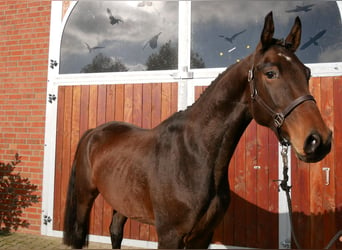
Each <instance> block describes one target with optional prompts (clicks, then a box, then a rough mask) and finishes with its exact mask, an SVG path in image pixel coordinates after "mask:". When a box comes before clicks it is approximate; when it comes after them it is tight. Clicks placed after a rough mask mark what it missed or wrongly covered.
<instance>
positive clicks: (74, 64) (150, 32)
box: [60, 1, 178, 74]
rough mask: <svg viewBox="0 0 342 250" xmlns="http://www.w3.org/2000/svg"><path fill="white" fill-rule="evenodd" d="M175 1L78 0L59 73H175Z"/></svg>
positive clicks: (67, 31) (176, 18)
mask: <svg viewBox="0 0 342 250" xmlns="http://www.w3.org/2000/svg"><path fill="white" fill-rule="evenodd" d="M177 57H178V2H175V1H170V2H166V1H79V2H78V4H77V5H76V6H75V8H74V10H73V11H72V13H71V15H70V17H69V19H68V22H67V24H66V26H65V29H64V33H63V37H62V45H61V60H60V62H61V64H60V73H61V74H68V73H92V72H118V71H143V70H167V69H176V68H177V67H178V65H177V63H178V62H177Z"/></svg>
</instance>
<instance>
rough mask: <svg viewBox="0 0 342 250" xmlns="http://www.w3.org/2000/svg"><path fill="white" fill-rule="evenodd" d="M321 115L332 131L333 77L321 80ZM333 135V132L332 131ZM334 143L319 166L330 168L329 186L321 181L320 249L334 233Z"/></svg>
mask: <svg viewBox="0 0 342 250" xmlns="http://www.w3.org/2000/svg"><path fill="white" fill-rule="evenodd" d="M321 113H322V116H323V119H324V121H325V122H326V123H327V126H328V127H329V128H330V129H332V130H334V77H322V78H321ZM333 134H334V131H333ZM334 159H335V143H333V144H332V149H331V152H330V153H329V155H328V156H326V157H325V158H324V159H323V160H322V162H321V166H322V168H323V167H329V168H330V184H329V185H324V184H323V183H324V182H325V180H324V177H325V176H324V173H323V170H321V171H322V173H323V179H322V189H323V197H322V199H323V208H322V209H323V213H322V214H323V215H322V216H323V228H324V229H323V232H322V233H323V242H322V245H321V247H323V246H325V245H326V244H327V243H328V242H329V241H330V239H331V238H332V237H333V235H334V234H335V233H336V230H335V228H336V226H335V216H334V211H335V195H336V190H335V185H336V184H335V178H334V176H335V162H334Z"/></svg>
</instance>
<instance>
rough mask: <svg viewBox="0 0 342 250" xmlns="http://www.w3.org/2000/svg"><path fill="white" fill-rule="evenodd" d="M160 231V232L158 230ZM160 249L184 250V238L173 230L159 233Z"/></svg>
mask: <svg viewBox="0 0 342 250" xmlns="http://www.w3.org/2000/svg"><path fill="white" fill-rule="evenodd" d="M157 231H158V230H157ZM158 248H159V249H182V248H184V242H183V237H181V236H179V235H178V234H177V232H176V231H175V230H173V229H171V230H168V231H163V232H158Z"/></svg>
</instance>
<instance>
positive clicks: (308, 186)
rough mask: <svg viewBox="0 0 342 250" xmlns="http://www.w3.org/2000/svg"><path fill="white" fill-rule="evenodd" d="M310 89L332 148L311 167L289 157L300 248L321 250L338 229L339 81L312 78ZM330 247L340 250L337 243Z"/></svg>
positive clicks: (341, 193) (341, 161)
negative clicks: (327, 177)
mask: <svg viewBox="0 0 342 250" xmlns="http://www.w3.org/2000/svg"><path fill="white" fill-rule="evenodd" d="M310 87H311V91H312V94H313V95H314V96H315V99H316V101H317V105H318V107H319V108H320V110H321V113H322V116H323V119H324V120H325V121H326V122H327V124H328V126H329V127H330V128H331V129H332V130H333V146H332V150H331V152H330V154H329V155H328V156H327V157H326V158H325V159H323V160H322V161H321V162H319V163H315V164H306V163H303V162H300V161H299V160H297V159H296V158H295V156H294V154H293V156H292V184H293V188H292V197H293V210H294V227H295V232H296V234H297V238H298V241H299V242H300V244H301V246H302V247H303V248H323V247H324V246H326V245H327V244H328V242H329V241H330V239H331V238H332V237H333V235H334V234H335V233H336V232H337V231H338V230H341V229H342V158H341V157H342V77H341V76H339V77H317V78H313V79H312V80H311V83H310ZM325 167H328V168H329V169H330V180H329V182H330V183H329V185H325V172H324V171H323V168H325ZM334 246H336V247H337V248H342V244H341V241H338V242H337V244H336V245H334ZM293 247H294V245H293Z"/></svg>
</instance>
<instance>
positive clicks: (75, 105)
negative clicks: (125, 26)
mask: <svg viewBox="0 0 342 250" xmlns="http://www.w3.org/2000/svg"><path fill="white" fill-rule="evenodd" d="M177 95H178V87H177V84H176V83H163V84H160V83H155V84H125V85H92V86H66V87H59V90H58V114H57V116H58V118H57V142H56V168H55V192H54V219H53V229H54V230H62V228H63V212H64V204H65V200H66V192H67V184H68V180H69V174H70V168H71V164H72V160H73V156H74V152H75V149H76V146H77V143H78V140H79V138H80V136H81V135H82V134H83V133H84V132H85V131H86V130H87V129H88V128H93V127H96V126H98V125H100V124H103V123H105V122H107V121H112V120H116V121H125V122H130V123H134V124H135V125H138V126H141V127H144V128H152V127H154V126H156V125H158V124H159V123H160V122H161V121H162V120H164V119H165V118H167V117H169V116H170V115H171V114H172V113H174V112H175V111H177V101H178V98H177ZM111 216H112V210H111V209H110V207H109V206H108V205H107V204H106V203H105V202H104V200H103V198H102V197H101V196H99V197H98V198H97V199H96V201H95V204H94V207H93V210H92V216H91V228H90V233H91V234H96V235H109V233H108V228H109V224H110V222H111ZM124 237H125V238H130V239H141V240H149V241H156V234H155V230H154V228H153V227H151V226H147V225H143V224H140V223H138V222H135V221H130V220H129V221H128V222H127V223H126V227H125V234H124Z"/></svg>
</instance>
